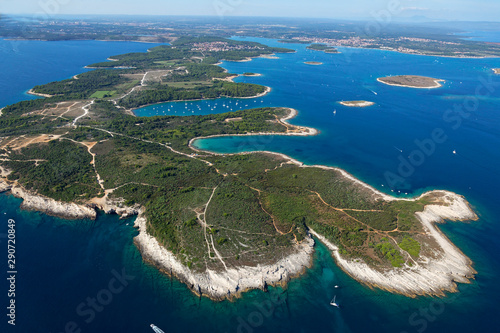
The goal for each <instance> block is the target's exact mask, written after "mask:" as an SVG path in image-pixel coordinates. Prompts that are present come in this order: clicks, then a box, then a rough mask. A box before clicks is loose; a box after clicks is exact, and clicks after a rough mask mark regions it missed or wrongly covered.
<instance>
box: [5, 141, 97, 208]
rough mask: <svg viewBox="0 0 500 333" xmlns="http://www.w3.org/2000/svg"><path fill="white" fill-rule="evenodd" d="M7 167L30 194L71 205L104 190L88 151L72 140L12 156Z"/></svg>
mask: <svg viewBox="0 0 500 333" xmlns="http://www.w3.org/2000/svg"><path fill="white" fill-rule="evenodd" d="M9 158H10V160H9V161H6V162H4V163H3V165H4V166H5V167H7V168H8V169H10V170H13V172H12V173H11V174H10V175H9V179H10V180H14V179H17V180H18V181H19V182H20V183H21V184H23V186H24V187H25V188H26V189H28V190H34V191H36V192H38V193H40V194H43V195H46V196H48V197H51V198H54V199H56V200H62V201H67V202H72V201H77V202H79V201H82V200H84V199H90V198H92V197H95V196H96V195H98V193H99V190H100V187H99V185H98V183H97V178H96V174H95V172H94V170H93V168H92V166H91V165H90V161H91V160H92V158H91V156H90V154H89V153H88V152H87V149H86V148H85V147H83V146H82V145H78V144H75V143H73V142H71V141H68V140H61V141H51V142H50V143H49V144H32V145H30V146H28V147H27V148H22V149H21V150H20V151H15V152H12V153H10V154H9Z"/></svg>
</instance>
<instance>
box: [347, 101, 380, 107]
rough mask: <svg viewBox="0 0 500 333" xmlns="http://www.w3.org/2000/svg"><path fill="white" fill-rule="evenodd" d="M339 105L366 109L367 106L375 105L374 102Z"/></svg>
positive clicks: (354, 102) (348, 102) (350, 102)
mask: <svg viewBox="0 0 500 333" xmlns="http://www.w3.org/2000/svg"><path fill="white" fill-rule="evenodd" d="M339 103H340V104H342V105H344V106H350V107H362V108H363V107H367V106H372V105H374V104H375V103H374V102H369V101H340V102H339Z"/></svg>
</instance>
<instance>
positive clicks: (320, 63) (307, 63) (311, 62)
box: [304, 61, 323, 66]
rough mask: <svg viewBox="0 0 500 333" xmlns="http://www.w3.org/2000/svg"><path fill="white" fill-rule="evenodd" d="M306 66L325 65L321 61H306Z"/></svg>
mask: <svg viewBox="0 0 500 333" xmlns="http://www.w3.org/2000/svg"><path fill="white" fill-rule="evenodd" d="M304 64H306V65H314V66H319V65H323V63H322V62H319V61H305V62H304Z"/></svg>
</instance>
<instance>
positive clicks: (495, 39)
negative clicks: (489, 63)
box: [457, 31, 500, 43]
mask: <svg viewBox="0 0 500 333" xmlns="http://www.w3.org/2000/svg"><path fill="white" fill-rule="evenodd" d="M457 35H459V36H463V37H464V38H465V39H468V40H472V41H477V42H489V43H500V32H499V31H469V32H464V33H458V34H457Z"/></svg>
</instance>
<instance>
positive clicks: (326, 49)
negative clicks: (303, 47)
mask: <svg viewBox="0 0 500 333" xmlns="http://www.w3.org/2000/svg"><path fill="white" fill-rule="evenodd" d="M307 49H309V50H315V51H323V52H325V53H339V51H337V49H336V48H334V47H332V46H328V45H326V44H311V45H309V46H308V47H307Z"/></svg>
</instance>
